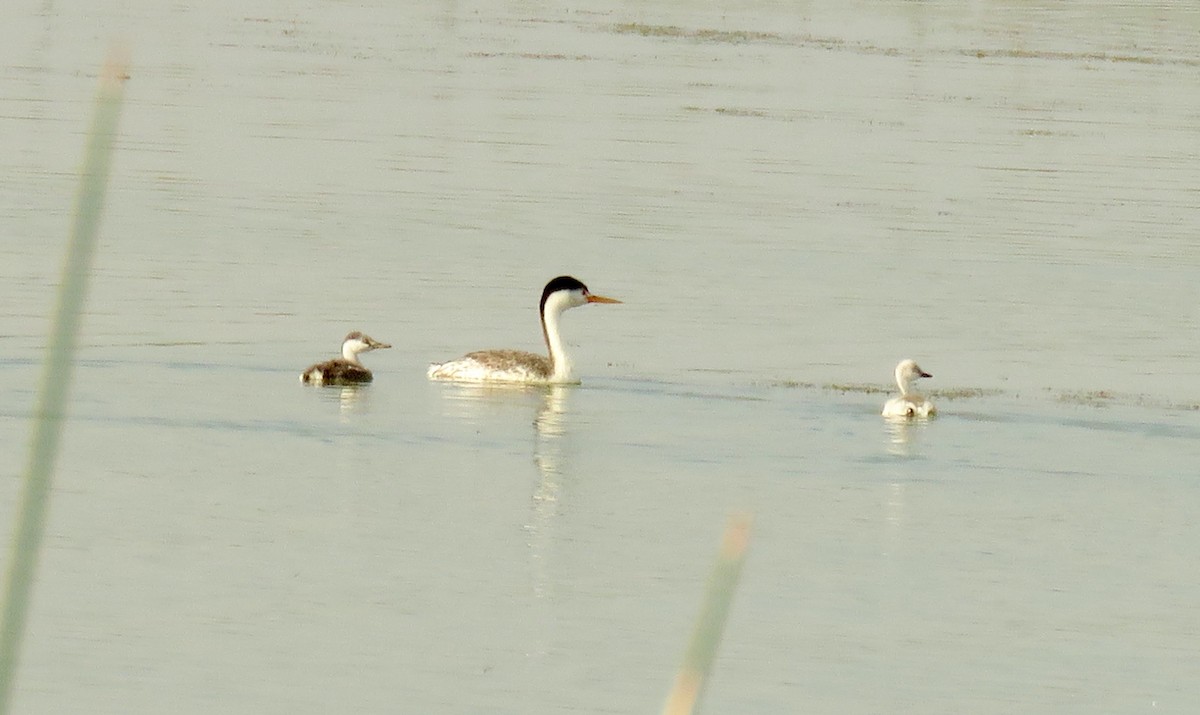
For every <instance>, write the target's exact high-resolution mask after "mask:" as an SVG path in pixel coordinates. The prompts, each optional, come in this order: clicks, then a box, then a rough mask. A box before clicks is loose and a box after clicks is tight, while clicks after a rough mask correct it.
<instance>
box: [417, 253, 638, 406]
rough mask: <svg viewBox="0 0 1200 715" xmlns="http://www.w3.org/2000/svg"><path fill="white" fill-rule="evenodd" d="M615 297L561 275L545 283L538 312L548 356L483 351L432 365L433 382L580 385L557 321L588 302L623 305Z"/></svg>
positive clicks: (518, 352)
mask: <svg viewBox="0 0 1200 715" xmlns="http://www.w3.org/2000/svg"><path fill="white" fill-rule="evenodd" d="M620 302H621V301H619V300H617V299H616V298H608V297H605V296H602V295H595V294H594V293H592V292H591V291H589V290H588V287H587V286H586V285H584V284H583V283H582V282H580V281H579V280H578V279H575V278H572V277H571V276H559V277H557V278H555V279H554V280H552V281H550V282H549V283H547V284H546V287H545V288H544V289H543V290H542V300H541V303H539V304H538V313H539V315H540V317H541V322H542V337H543V338H544V339H545V341H546V349H547V350H548V351H549V357H547V356H545V355H538V354H536V353H530V352H525V351H523V350H480V351H477V352H473V353H467V354H466V355H463V356H462V357H461V358H458V359H457V360H451V361H449V362H443V363H434V364H432V365H430V366H429V371H428V373H427V374H428V376H429V379H431V380H455V381H462V382H512V383H526V384H539V383H540V384H559V383H570V382H578V380H576V379H575V378H574V376H573V374H572V365H571V359H570V357H569V356H568V355H567V351H566V348H565V347H564V346H563V341H562V336H561V335H560V333H559V330H558V321H559V318H561V317H562V314H563V311H566V310H570V309H571V308H578V307H579V306H581V305H587V304H588V303H620Z"/></svg>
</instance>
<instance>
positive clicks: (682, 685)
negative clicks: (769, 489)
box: [663, 513, 751, 715]
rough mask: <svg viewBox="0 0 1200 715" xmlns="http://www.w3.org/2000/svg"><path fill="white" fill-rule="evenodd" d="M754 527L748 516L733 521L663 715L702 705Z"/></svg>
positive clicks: (683, 712) (679, 714)
mask: <svg viewBox="0 0 1200 715" xmlns="http://www.w3.org/2000/svg"><path fill="white" fill-rule="evenodd" d="M750 523H751V517H750V515H749V514H747V513H737V514H734V515H733V516H731V517H730V518H729V523H728V525H726V527H725V535H724V537H723V538H722V539H721V551H720V553H719V554H718V555H717V564H716V567H715V568H714V569H713V574H712V577H711V578H710V579H709V582H708V591H707V593H706V594H705V596H704V604H703V606H702V607H701V609H700V615H699V617H697V619H696V627H695V630H694V631H692V640H691V642H690V643H689V644H688V648H687V652H686V653H685V654H684V657H683V665H682V666H681V667H680V669H679V672H678V673H677V674H676V675H675V684H674V686H673V687H672V688H671V692H670V694H669V695H668V696H667V703H666V705H665V706H663V715H690V714H691V713H692V712H694V711H695V709H696V705H697V704H698V703H699V700H700V694H701V693H702V692H703V689H704V683H705V680H706V678H707V677H708V672H709V670H711V669H712V664H713V660H715V659H716V655H717V646H719V645H720V643H721V633H722V631H724V629H725V621H726V619H727V618H728V617H729V604H730V603H731V602H732V601H733V592H734V590H735V589H736V588H737V582H738V577H739V576H740V575H741V572H742V563H743V562H744V561H745V557H746V547H747V546H749V544H750Z"/></svg>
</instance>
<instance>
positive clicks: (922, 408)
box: [883, 360, 937, 417]
mask: <svg viewBox="0 0 1200 715" xmlns="http://www.w3.org/2000/svg"><path fill="white" fill-rule="evenodd" d="M921 377H933V375H930V374H929V373H927V372H925V371H924V370H922V369H921V367H920V366H919V365H917V363H916V362H915V361H913V360H902V361H901V362H900V364H899V365H897V366H896V384H897V385H899V386H900V396H899V397H893V398H892V399H890V400H888V401H887V402H886V403H885V404H884V406H883V416H884V417H932V416H933V415H936V414H937V408H936V407H934V406H933V403H932V402H930V401H929V400H926V399H925V398H924V397H922V396H921V395H918V394H917V393H916V392H914V391H913V386H912V384H913V383H914V382H916V380H917V378H921Z"/></svg>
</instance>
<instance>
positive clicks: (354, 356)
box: [300, 330, 392, 385]
mask: <svg viewBox="0 0 1200 715" xmlns="http://www.w3.org/2000/svg"><path fill="white" fill-rule="evenodd" d="M390 347H392V346H391V345H388V344H387V343H381V342H379V341H378V340H376V339H375V338H372V337H371V336H370V335H367V334H365V333H360V332H358V331H357V330H356V331H354V332H353V333H350V334H349V335H347V336H346V338H345V340H343V341H342V356H341V357H340V358H334V359H332V360H326V361H325V362H319V363H317V364H316V365H313V366H312V367H310V368H308V369H307V370H305V371H304V372H303V373H301V375H300V381H301V382H304V383H311V384H314V385H349V384H357V383H363V382H370V381H371V380H373V379H374V375H372V374H371V371H370V370H368V369H367V368H366V367H365V366H364V365H363V364H362V362H361V361H359V359H358V356H359V355H360V354H362V353H366V352H370V351H372V350H381V349H383V348H390Z"/></svg>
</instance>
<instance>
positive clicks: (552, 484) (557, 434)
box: [525, 385, 568, 598]
mask: <svg viewBox="0 0 1200 715" xmlns="http://www.w3.org/2000/svg"><path fill="white" fill-rule="evenodd" d="M567 389H568V388H566V387H564V386H562V385H551V386H550V387H547V388H546V392H545V394H544V395H543V397H542V405H541V407H540V408H539V409H538V413H537V417H536V418H535V419H534V421H533V426H534V437H533V463H534V464H535V465H536V466H537V470H538V484H537V488H536V489H534V491H533V514H532V516H531V517H530V521H529V524H528V525H527V526H526V527H525V528H526V529H528V530H529V551H530V559H531V560H532V564H531V567H532V570H533V574H532V575H533V593H534V595H535V596H538V597H540V598H545V597H548V596H549V595H550V592H549V584H550V583H551V579H549V578H548V577H547V575H546V566H545V563H546V559H547V556H548V551H549V549H550V541H551V539H550V536H551V534H552V532H553V530H552V528H551V527H552V526H553V524H554V519H555V516H557V514H558V498H559V492H560V491H561V490H562V476H563V449H562V447H563V445H562V438H563V437H564V436H565V435H566V433H567V423H566V413H567V410H566V407H567Z"/></svg>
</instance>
